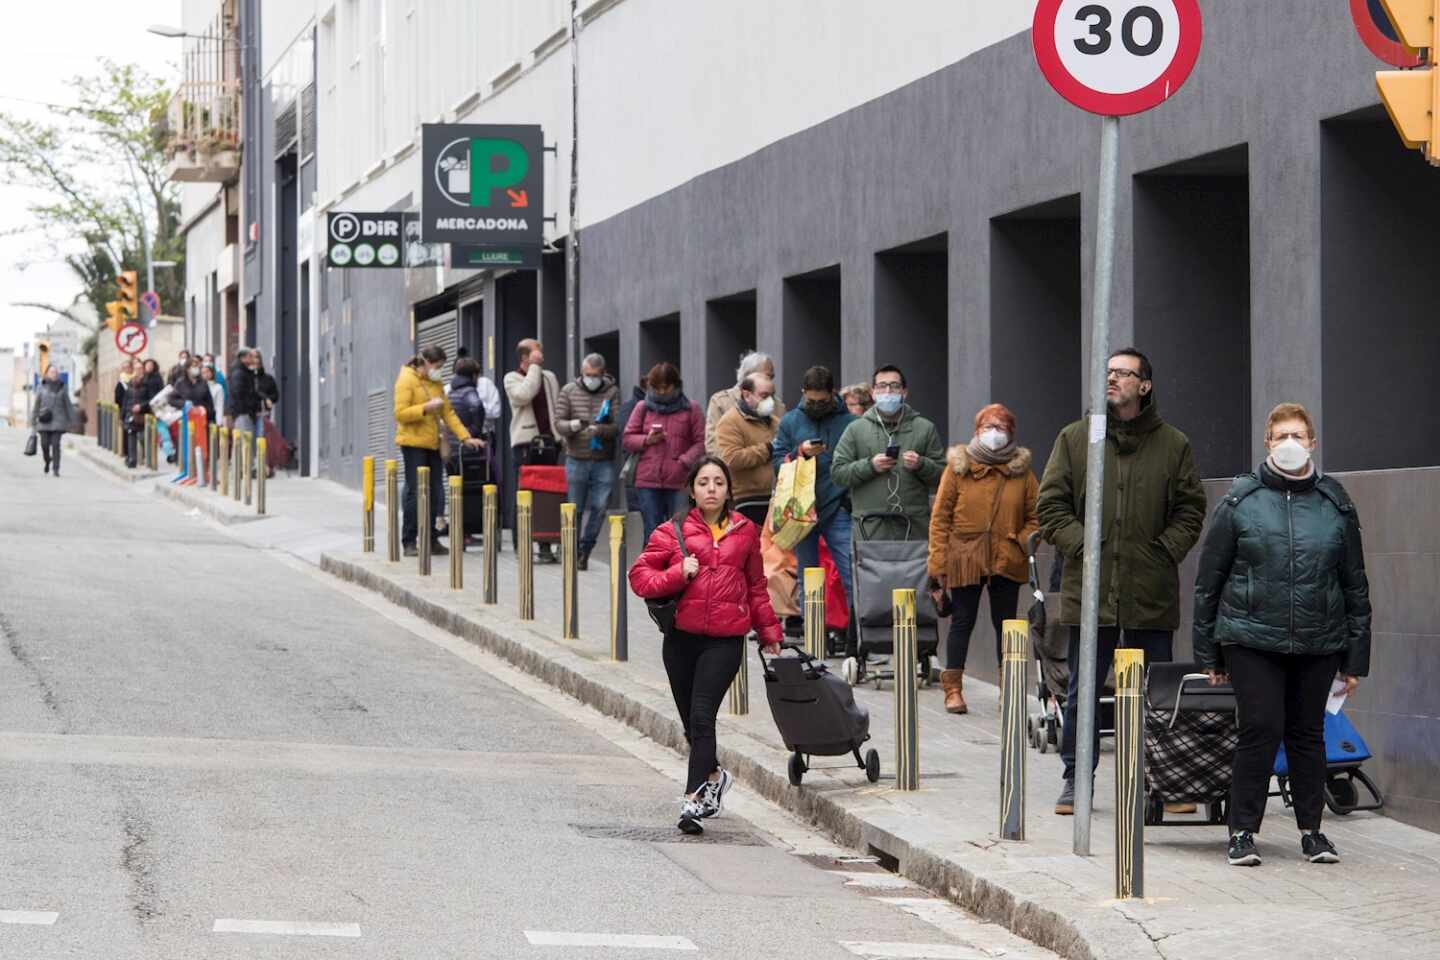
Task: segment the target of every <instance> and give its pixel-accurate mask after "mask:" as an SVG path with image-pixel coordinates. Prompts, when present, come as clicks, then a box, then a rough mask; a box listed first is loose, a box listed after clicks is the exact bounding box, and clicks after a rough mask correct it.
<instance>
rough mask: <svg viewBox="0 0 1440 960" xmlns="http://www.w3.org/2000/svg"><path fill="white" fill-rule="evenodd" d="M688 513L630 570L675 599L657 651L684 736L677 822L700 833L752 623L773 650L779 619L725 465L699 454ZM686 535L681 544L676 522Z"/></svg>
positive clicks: (720, 787) (720, 788)
mask: <svg viewBox="0 0 1440 960" xmlns="http://www.w3.org/2000/svg"><path fill="white" fill-rule="evenodd" d="M685 490H686V492H687V493H688V494H689V503H690V510H689V512H688V513H686V514H684V515H683V516H677V517H676V518H675V520H674V521H673V522H667V523H662V524H661V525H660V526H658V527H656V528H655V532H654V534H652V535H651V537H650V541H649V543H647V544H646V545H645V550H644V552H643V553H641V554H640V559H639V560H637V561H635V566H633V567H631V568H630V588H631V589H632V590H634V591H635V593H636V595H637V596H641V597H644V598H646V599H647V600H659V599H663V598H665V597H674V596H677V595H678V596H679V598H680V599H679V603H678V604H677V605H676V610H675V629H674V630H673V631H671V633H670V634H669V635H668V636H666V637H665V645H664V650H663V657H664V660H665V673H666V674H667V675H668V676H669V678H670V692H671V694H673V695H674V697H675V707H676V709H678V710H679V711H680V721H681V722H682V723H683V724H684V725H685V739H686V740H687V741H689V743H690V769H689V776H688V778H687V780H686V784H685V799H684V800H683V801H682V802H681V805H680V824H679V826H680V829H681V830H682V831H684V832H685V833H691V834H694V833H702V832H703V831H704V827H702V826H701V825H700V821H701V820H702V819H704V818H706V817H713V816H715V815H716V814H718V813H719V812H720V809H721V805H722V803H723V801H724V798H725V791H727V790H729V789H730V783H731V777H730V774H729V773H728V772H726V771H725V770H722V769H721V768H720V766H719V764H718V762H717V761H716V757H715V716H716V714H718V713H719V712H720V701H721V699H722V698H723V697H724V696H725V693H726V691H728V690H729V689H730V683H731V681H733V680H734V679H735V674H736V673H738V672H739V670H740V658H741V657H743V656H745V635H746V634H748V633H750V632H751V631H752V630H753V631H755V632H756V633H757V634H758V635H759V638H760V642H761V644H763V645H764V649H765V652H766V653H769V654H771V655H774V654H778V653H779V652H780V640H781V632H780V622H779V621H778V620H776V619H775V611H774V610H773V609H771V607H770V591H769V589H768V587H767V586H766V581H765V566H764V564H763V563H762V562H761V559H760V528H759V527H757V526H756V525H755V524H754V523H752V522H751V521H750V520H747V519H746V518H745V517H743V516H742V515H740V514H738V513H736V512H735V509H734V503H733V502H732V501H731V497H730V469H729V468H728V467H726V466H725V464H724V463H723V462H722V461H720V460H719V459H717V458H715V457H703V458H701V459H700V460H699V461H698V462H696V464H695V466H694V467H692V468H691V470H690V476H689V478H688V479H687V480H686V482H685ZM677 524H678V525H679V526H680V529H681V532H682V534H683V536H684V538H685V550H684V552H683V553H682V552H681V550H680V541H679V538H678V537H677V535H676V530H675V528H676V525H677Z"/></svg>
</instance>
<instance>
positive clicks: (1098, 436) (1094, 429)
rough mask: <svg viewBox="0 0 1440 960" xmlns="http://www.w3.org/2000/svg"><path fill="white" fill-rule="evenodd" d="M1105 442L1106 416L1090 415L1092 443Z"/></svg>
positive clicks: (1100, 414) (1099, 414)
mask: <svg viewBox="0 0 1440 960" xmlns="http://www.w3.org/2000/svg"><path fill="white" fill-rule="evenodd" d="M1104 440H1105V414H1103V413H1092V414H1090V442H1091V443H1103V442H1104Z"/></svg>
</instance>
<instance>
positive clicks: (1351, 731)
mask: <svg viewBox="0 0 1440 960" xmlns="http://www.w3.org/2000/svg"><path fill="white" fill-rule="evenodd" d="M1370 757H1371V753H1370V748H1369V747H1368V746H1366V745H1365V740H1364V738H1363V737H1361V736H1360V731H1359V730H1356V729H1355V726H1354V725H1353V724H1352V723H1351V722H1350V718H1349V717H1347V716H1345V712H1344V711H1343V710H1342V711H1340V712H1339V713H1331V712H1329V711H1328V710H1327V711H1326V712H1325V806H1327V807H1329V808H1330V810H1331V812H1333V813H1335V814H1336V815H1338V816H1342V817H1343V816H1345V815H1346V814H1349V813H1354V812H1355V811H1356V810H1379V809H1380V808H1381V807H1383V806H1384V805H1385V798H1384V797H1383V796H1381V795H1380V788H1379V787H1377V786H1375V781H1373V780H1371V779H1370V778H1369V777H1368V776H1366V775H1365V771H1364V770H1361V769H1360V765H1361V764H1363V763H1364V762H1365V761H1366V760H1369V759H1370ZM1357 781H1358V782H1359V783H1360V785H1361V786H1363V787H1364V788H1365V789H1366V790H1367V791H1369V793H1370V797H1371V799H1370V800H1368V801H1366V802H1364V803H1362V802H1361V801H1360V791H1359V790H1358V789H1357V788H1356V786H1355V784H1356V782H1357ZM1275 782H1276V784H1277V785H1278V786H1279V787H1280V789H1279V790H1277V791H1276V792H1275V793H1272V794H1270V796H1272V797H1280V798H1282V799H1283V800H1284V801H1285V806H1287V807H1288V806H1291V805H1292V804H1293V802H1294V801H1293V800H1292V799H1291V797H1290V762H1289V760H1288V759H1287V758H1286V756H1285V744H1283V743H1282V744H1280V751H1279V752H1278V753H1277V754H1276V755H1275Z"/></svg>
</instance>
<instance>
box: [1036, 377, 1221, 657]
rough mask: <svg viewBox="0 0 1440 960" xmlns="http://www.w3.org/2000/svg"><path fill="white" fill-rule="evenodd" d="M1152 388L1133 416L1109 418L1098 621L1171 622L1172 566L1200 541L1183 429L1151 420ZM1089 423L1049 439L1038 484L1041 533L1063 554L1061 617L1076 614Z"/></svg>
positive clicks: (1200, 502)
mask: <svg viewBox="0 0 1440 960" xmlns="http://www.w3.org/2000/svg"><path fill="white" fill-rule="evenodd" d="M1154 398H1155V394H1154V392H1153V391H1152V392H1151V393H1150V394H1148V395H1147V396H1146V398H1145V400H1144V401H1143V404H1142V407H1141V411H1140V415H1139V416H1138V417H1136V418H1135V419H1134V420H1130V421H1128V422H1127V421H1120V420H1116V419H1114V418H1113V417H1110V418H1108V420H1107V424H1106V433H1105V487H1104V491H1105V495H1104V504H1103V507H1102V510H1101V515H1100V625H1101V626H1107V627H1113V626H1118V627H1122V628H1129V629H1135V630H1175V629H1176V628H1178V627H1179V626H1180V564H1181V562H1182V561H1184V559H1185V555H1186V554H1187V553H1189V552H1190V549H1191V548H1192V547H1194V546H1195V543H1196V541H1197V540H1199V539H1200V529H1201V527H1202V526H1203V525H1204V523H1205V491H1204V490H1203V489H1202V488H1201V486H1200V478H1199V476H1198V475H1197V473H1196V471H1195V462H1194V460H1193V459H1192V457H1191V455H1190V441H1189V439H1188V438H1186V436H1185V434H1183V433H1181V432H1180V431H1179V430H1176V429H1175V428H1174V427H1172V426H1170V425H1169V424H1167V423H1166V422H1165V421H1164V420H1162V419H1160V413H1159V410H1158V408H1157V406H1156V404H1155V399H1154ZM1088 426H1089V424H1088V422H1087V421H1086V420H1077V421H1076V422H1075V423H1072V424H1070V425H1069V426H1067V427H1066V428H1065V429H1063V430H1061V431H1060V435H1059V436H1058V437H1056V438H1055V449H1054V450H1053V451H1052V452H1051V454H1050V462H1049V463H1048V464H1046V466H1045V477H1044V479H1043V480H1041V482H1040V497H1039V500H1038V501H1037V503H1036V508H1035V510H1036V513H1037V514H1038V515H1039V518H1040V533H1041V536H1043V537H1044V538H1045V540H1046V541H1047V542H1049V543H1053V544H1054V545H1055V547H1056V549H1057V550H1059V551H1060V553H1061V554H1062V555H1063V556H1064V557H1065V560H1066V563H1065V569H1064V574H1063V576H1062V578H1061V603H1060V622H1061V623H1065V624H1078V623H1079V622H1080V583H1081V579H1082V577H1083V575H1084V564H1083V563H1082V562H1081V554H1082V552H1083V550H1084V544H1085V523H1084V519H1085V508H1086V504H1085V475H1086V471H1085V456H1086V442H1087V430H1088Z"/></svg>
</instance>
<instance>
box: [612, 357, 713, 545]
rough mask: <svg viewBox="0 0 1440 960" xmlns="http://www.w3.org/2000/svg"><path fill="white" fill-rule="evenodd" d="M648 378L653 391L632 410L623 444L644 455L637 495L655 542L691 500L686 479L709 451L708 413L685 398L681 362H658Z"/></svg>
mask: <svg viewBox="0 0 1440 960" xmlns="http://www.w3.org/2000/svg"><path fill="white" fill-rule="evenodd" d="M645 379H646V381H647V382H648V383H649V384H650V389H649V390H647V391H646V392H645V402H644V403H641V404H639V405H638V406H636V408H635V410H634V412H633V413H631V414H630V419H629V421H628V422H627V423H626V424H625V433H624V436H623V438H622V439H621V443H622V444H624V446H625V449H626V450H627V451H628V452H630V453H635V454H639V455H640V461H639V463H637V464H636V466H635V493H636V496H637V498H638V499H639V501H640V514H641V516H642V517H643V518H644V520H645V539H646V540H649V539H650V534H652V533H654V532H655V528H656V527H658V526H660V524H662V523H664V522H665V519H666V518H667V517H669V516H670V515H671V514H673V513H675V512H677V511H678V510H680V509H681V508H682V507H683V506H684V504H685V496H686V493H685V477H686V475H687V474H688V473H689V472H690V468H691V467H692V466H694V465H695V464H696V463H697V462H698V461H699V460H700V458H701V457H703V456H704V455H705V416H704V415H703V414H702V413H701V412H700V405H699V404H698V403H695V402H694V401H692V400H690V399H689V398H688V397H686V396H685V391H684V384H683V383H682V382H681V380H680V371H679V370H678V369H676V367H675V364H673V363H669V362H666V361H662V362H660V363H657V364H655V366H653V367H651V368H650V372H649V373H648V374H646V376H645Z"/></svg>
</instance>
